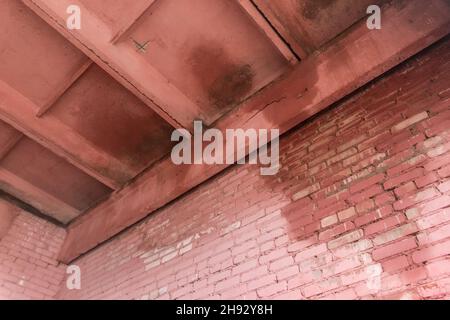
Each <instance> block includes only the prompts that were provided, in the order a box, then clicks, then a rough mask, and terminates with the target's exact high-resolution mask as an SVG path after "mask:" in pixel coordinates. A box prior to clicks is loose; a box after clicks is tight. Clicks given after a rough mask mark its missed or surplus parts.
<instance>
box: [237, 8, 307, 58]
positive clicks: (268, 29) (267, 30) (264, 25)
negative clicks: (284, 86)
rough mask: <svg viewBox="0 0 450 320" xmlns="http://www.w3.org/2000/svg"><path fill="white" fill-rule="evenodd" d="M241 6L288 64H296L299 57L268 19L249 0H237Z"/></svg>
mask: <svg viewBox="0 0 450 320" xmlns="http://www.w3.org/2000/svg"><path fill="white" fill-rule="evenodd" d="M237 2H238V4H239V5H240V6H241V8H242V9H243V10H244V11H245V12H246V13H247V15H248V16H249V17H250V18H251V19H252V20H253V21H254V22H255V23H256V25H257V26H258V27H259V28H260V29H261V30H262V31H263V32H264V34H265V35H266V36H267V38H269V40H270V41H271V42H272V44H273V45H274V46H275V47H276V48H277V50H278V51H279V52H280V53H281V54H282V55H283V57H284V58H285V59H286V60H287V61H289V63H290V64H292V65H296V64H297V63H298V61H299V58H297V56H296V55H295V54H294V53H293V52H292V50H291V49H290V48H289V46H288V45H287V44H286V43H285V42H284V40H283V39H282V38H281V37H280V35H279V34H278V33H277V32H276V31H275V29H274V28H273V27H272V26H271V25H270V23H269V21H268V20H266V18H265V17H264V16H263V15H262V14H261V12H259V10H258V8H257V7H256V6H255V5H254V4H253V2H252V1H251V0H237Z"/></svg>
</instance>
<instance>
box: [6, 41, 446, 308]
mask: <svg viewBox="0 0 450 320" xmlns="http://www.w3.org/2000/svg"><path fill="white" fill-rule="evenodd" d="M449 61H450V43H449V42H448V41H447V42H442V43H440V44H439V45H437V46H434V47H433V48H430V49H428V50H427V51H426V52H424V53H422V54H420V55H419V56H418V57H416V58H414V59H411V60H410V61H408V62H407V63H404V64H403V65H402V66H401V67H400V68H397V69H396V70H394V71H393V72H390V73H389V74H388V75H387V76H385V77H383V78H382V79H381V80H378V81H376V82H375V83H373V84H372V85H370V86H369V87H367V88H366V89H365V90H364V91H361V92H359V93H357V94H355V95H354V96H353V97H352V98H350V99H347V100H346V101H344V102H341V103H340V104H338V105H337V106H334V107H333V108H330V109H328V110H327V111H326V112H323V113H321V114H320V115H319V116H317V117H315V118H314V119H312V120H311V121H309V122H308V123H306V124H303V125H302V126H300V127H299V128H297V129H296V130H293V131H292V132H290V133H289V134H287V135H285V136H284V137H283V138H282V139H281V150H280V151H281V157H282V159H281V163H282V169H281V171H280V173H279V174H278V175H277V176H273V177H271V176H264V177H263V176H260V175H259V168H258V167H257V166H249V165H243V166H234V167H232V168H230V169H229V170H226V171H225V172H223V173H222V174H220V175H219V176H217V177H215V178H214V179H211V180H210V181H208V182H206V183H204V184H202V185H201V186H200V187H198V188H196V189H195V190H193V191H191V192H190V193H189V194H187V195H185V196H183V197H182V198H180V199H178V200H177V201H174V202H173V203H172V204H170V205H168V206H166V207H165V208H163V209H161V210H159V211H158V212H157V213H155V214H153V215H151V216H150V217H148V218H147V219H145V220H144V221H142V222H141V223H139V224H137V225H135V226H133V227H131V228H129V229H128V230H126V231H125V232H123V233H122V234H120V235H119V236H117V237H115V238H113V239H112V240H110V241H108V242H107V243H105V244H103V245H101V246H99V247H98V248H96V249H94V250H92V251H91V252H89V253H88V254H86V255H84V256H82V257H81V258H79V259H78V260H77V261H75V262H74V263H75V264H77V265H78V266H80V268H81V272H82V273H81V286H82V289H81V290H71V291H69V290H67V289H66V288H65V286H61V289H60V291H59V293H58V294H57V297H58V298H66V299H67V298H84V299H87V298H110V299H119V298H120V299H182V298H184V299H201V298H214V299H233V298H242V299H256V298H257V299H269V298H270V299H272V298H289V299H320V298H326V299H331V298H345V299H359V298H361V299H373V298H395V299H398V298H407V299H418V298H449V297H450V259H449V254H450V207H449V206H450V104H449V101H450V100H449V98H450V89H449V84H450V72H449V71H450V68H449ZM280 112H282V110H280ZM124 214H126V212H124ZM44 235H45V236H44ZM62 237H63V231H62V230H60V229H58V228H56V227H54V226H51V225H49V224H48V223H46V222H42V221H41V220H39V219H38V218H34V217H32V216H30V215H28V214H25V213H21V214H20V215H19V216H18V217H17V218H16V219H15V220H14V222H13V225H12V227H11V229H10V231H9V232H8V233H7V235H6V236H5V237H4V238H3V239H2V240H1V243H0V250H1V251H0V255H1V260H0V268H1V269H0V290H2V291H0V293H1V294H2V295H3V297H5V296H6V297H22V296H27V297H42V296H44V297H51V296H53V294H54V292H55V290H56V289H57V287H58V284H59V283H60V282H61V279H62V277H63V276H64V272H63V271H64V270H62V266H60V267H58V266H57V264H56V262H55V261H54V255H55V253H56V251H57V248H58V246H59V245H60V243H61V240H62ZM38 249H39V250H38ZM23 277H25V278H23ZM22 280H23V282H22Z"/></svg>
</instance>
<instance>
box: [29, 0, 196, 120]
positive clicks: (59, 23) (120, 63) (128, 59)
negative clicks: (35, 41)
mask: <svg viewBox="0 0 450 320" xmlns="http://www.w3.org/2000/svg"><path fill="white" fill-rule="evenodd" d="M22 1H23V2H24V3H25V5H27V6H28V7H29V8H30V9H31V10H33V11H34V12H35V13H36V14H38V15H39V16H40V17H41V18H42V19H44V20H45V21H46V22H47V23H48V24H49V25H51V26H52V27H53V28H54V29H56V30H57V31H58V32H59V33H61V34H62V35H63V36H64V37H65V38H67V39H68V40H69V41H70V42H71V43H72V44H73V45H75V46H76V47H77V48H78V49H80V50H81V51H82V52H83V53H84V54H86V55H87V56H88V57H89V58H91V59H92V60H93V61H94V62H95V63H96V64H98V65H99V66H100V67H101V68H103V69H104V70H105V71H106V72H107V73H109V74H110V75H111V76H112V77H113V78H114V79H116V80H117V81H118V82H119V83H121V84H122V85H123V86H125V87H126V88H127V89H128V90H130V91H131V92H133V93H134V94H135V95H136V96H137V97H138V98H140V99H141V100H142V101H143V102H144V103H145V104H146V105H147V106H149V107H150V108H152V109H153V110H154V111H155V112H156V113H158V114H159V115H160V116H161V117H162V118H163V119H164V120H166V121H167V122H168V123H169V124H171V125H172V126H173V127H174V128H187V129H190V128H191V127H192V122H193V120H195V119H197V118H198V115H199V114H200V109H199V106H198V105H197V104H195V103H194V102H193V101H191V99H189V98H188V97H187V96H186V95H185V94H183V93H182V92H181V91H180V90H179V89H178V88H176V87H175V86H174V85H173V84H172V83H170V82H169V81H168V80H167V79H166V78H165V77H164V76H163V75H162V74H161V73H160V72H159V71H158V70H157V69H156V68H154V67H153V66H152V65H150V64H149V63H146V62H145V61H143V59H142V57H141V56H140V54H139V53H137V52H136V50H133V48H132V47H131V46H125V45H120V44H119V43H117V39H118V37H120V36H121V35H123V34H124V33H126V31H127V30H120V31H119V33H118V34H117V32H115V31H111V29H110V26H108V25H107V24H106V23H105V22H104V21H102V20H101V19H100V18H99V17H98V16H96V15H95V14H93V13H92V12H91V11H90V10H89V9H88V8H85V6H84V5H83V3H82V2H81V1H80V0H57V1H54V0H22ZM152 3H153V1H149V3H148V5H147V6H145V7H144V8H142V10H143V12H144V11H145V10H146V9H147V8H148V7H149V6H150V5H151V4H152ZM70 5H78V6H79V7H80V8H81V16H82V18H81V19H82V20H81V29H80V30H68V29H67V27H66V19H67V17H68V16H69V15H68V14H67V13H66V10H67V8H68V7H69V6H70ZM138 17H139V15H138ZM129 19H130V22H128V23H126V24H125V25H126V28H130V27H131V26H132V25H133V23H134V22H135V21H136V19H137V18H136V17H134V16H133V17H129Z"/></svg>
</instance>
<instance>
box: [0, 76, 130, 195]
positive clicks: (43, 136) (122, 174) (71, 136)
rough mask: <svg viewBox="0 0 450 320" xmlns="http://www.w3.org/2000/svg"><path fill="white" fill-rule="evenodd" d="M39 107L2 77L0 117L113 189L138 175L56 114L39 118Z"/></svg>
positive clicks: (0, 81)
mask: <svg viewBox="0 0 450 320" xmlns="http://www.w3.org/2000/svg"><path fill="white" fill-rule="evenodd" d="M36 110H39V108H38V107H37V106H36V105H35V104H34V103H32V102H31V101H30V100H29V99H27V98H26V97H24V96H23V95H22V94H21V93H19V92H18V91H16V90H15V89H14V88H12V87H11V86H9V85H8V84H7V83H6V82H4V81H2V80H0V120H3V121H4V122H6V123H7V124H9V125H10V126H12V127H14V128H15V129H17V130H19V131H21V132H22V133H24V134H25V135H26V136H28V137H29V138H31V139H32V140H34V141H36V142H38V143H39V144H41V145H42V146H44V147H45V148H47V149H49V150H50V151H52V152H53V153H55V154H57V155H58V156H60V157H62V158H64V159H66V160H67V161H68V162H70V163H71V164H72V165H74V166H75V167H77V168H78V169H80V170H82V171H83V172H85V173H86V174H88V175H90V176H91V177H93V178H94V179H96V180H98V181H100V182H102V183H103V184H105V185H106V186H108V187H110V188H112V189H118V188H119V187H120V186H122V185H123V184H124V183H126V182H127V181H129V180H130V179H131V178H133V177H134V176H135V173H134V172H132V171H131V169H129V168H128V167H127V166H126V165H125V164H123V163H122V162H120V161H119V160H118V159H116V158H114V157H112V156H111V155H110V154H107V153H106V152H104V151H102V150H100V149H99V148H97V147H95V146H94V145H92V144H91V143H90V142H89V141H87V140H86V139H84V138H83V137H81V136H80V135H79V134H77V133H76V132H75V131H74V130H73V129H72V128H70V127H68V126H66V125H64V124H63V123H61V122H60V121H58V120H57V119H56V118H54V117H50V116H47V117H41V118H38V117H37V116H36ZM61 132H64V134H61Z"/></svg>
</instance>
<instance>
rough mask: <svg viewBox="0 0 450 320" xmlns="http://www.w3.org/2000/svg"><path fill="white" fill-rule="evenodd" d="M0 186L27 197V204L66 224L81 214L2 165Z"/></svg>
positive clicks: (22, 197)
mask: <svg viewBox="0 0 450 320" xmlns="http://www.w3.org/2000/svg"><path fill="white" fill-rule="evenodd" d="M0 186H1V189H2V190H3V191H5V192H7V193H9V194H13V195H15V196H16V197H17V198H20V199H26V203H27V204H29V205H31V206H33V207H34V208H36V209H37V210H39V211H40V212H45V213H46V214H47V215H49V216H50V217H52V218H54V219H56V220H58V221H61V222H62V223H64V224H66V223H68V222H69V221H71V220H72V219H74V218H75V217H77V216H78V215H79V214H80V211H78V210H77V209H76V208H74V207H72V206H70V205H69V204H67V203H65V202H64V201H61V200H60V199H58V198H56V197H54V196H52V195H51V194H49V193H47V192H45V191H44V190H42V189H40V188H38V187H35V186H34V185H33V184H31V183H29V182H28V181H26V180H24V179H22V178H21V177H19V176H17V175H16V174H14V173H13V172H10V171H8V170H6V169H5V168H2V167H0Z"/></svg>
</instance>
